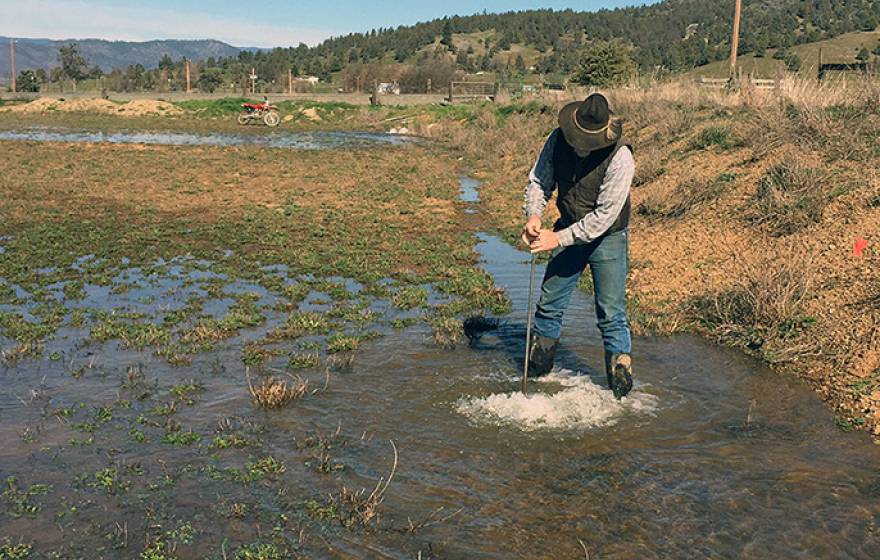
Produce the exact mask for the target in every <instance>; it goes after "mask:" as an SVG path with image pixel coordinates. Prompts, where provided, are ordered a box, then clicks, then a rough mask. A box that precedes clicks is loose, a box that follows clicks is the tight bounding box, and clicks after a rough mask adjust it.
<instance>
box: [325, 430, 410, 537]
mask: <svg viewBox="0 0 880 560" xmlns="http://www.w3.org/2000/svg"><path fill="white" fill-rule="evenodd" d="M391 448H392V449H393V450H394V464H393V465H392V466H391V472H390V474H389V475H388V478H385V477H383V478H380V479H379V481H378V482H377V483H376V487H375V488H374V489H373V491H372V492H370V493H369V494H367V491H366V489H361V490H360V491H357V492H355V491H352V490H349V489H348V488H345V487H343V488H342V490H341V491H340V492H339V494H338V495H336V496H332V497H331V498H332V502H333V503H334V505H335V507H336V509H337V511H338V514H339V519H340V521H341V522H342V524H343V525H345V526H346V527H355V526H361V527H366V526H368V525H370V524H371V523H373V522H376V523H378V522H379V515H380V513H381V506H382V504H383V503H384V501H385V493H386V492H387V491H388V487H389V486H390V485H391V481H392V480H393V479H394V475H395V473H397V465H398V462H399V456H398V453H397V446H396V445H394V442H393V441H392V442H391Z"/></svg>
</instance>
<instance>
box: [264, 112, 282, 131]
mask: <svg viewBox="0 0 880 560" xmlns="http://www.w3.org/2000/svg"><path fill="white" fill-rule="evenodd" d="M263 122H264V123H266V126H271V127H276V126H278V125H279V124H280V123H281V117H279V116H278V113H276V112H275V111H269V112H268V113H266V115H265V116H264V117H263Z"/></svg>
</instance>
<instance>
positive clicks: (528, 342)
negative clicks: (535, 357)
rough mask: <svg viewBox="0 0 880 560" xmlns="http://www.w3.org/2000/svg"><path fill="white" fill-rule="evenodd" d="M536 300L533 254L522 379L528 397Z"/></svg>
mask: <svg viewBox="0 0 880 560" xmlns="http://www.w3.org/2000/svg"><path fill="white" fill-rule="evenodd" d="M534 298H535V253H532V263H531V265H530V266H529V308H528V318H527V319H526V359H525V365H524V366H523V379H522V393H523V395H527V394H528V393H529V358H530V357H531V356H530V354H531V347H530V345H531V342H532V318H533V314H532V306H533V305H534V303H535V302H534Z"/></svg>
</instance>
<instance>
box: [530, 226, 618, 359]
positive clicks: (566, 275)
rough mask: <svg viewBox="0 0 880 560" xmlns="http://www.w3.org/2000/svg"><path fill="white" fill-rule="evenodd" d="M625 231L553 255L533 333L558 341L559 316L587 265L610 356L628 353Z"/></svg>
mask: <svg viewBox="0 0 880 560" xmlns="http://www.w3.org/2000/svg"><path fill="white" fill-rule="evenodd" d="M627 248H628V233H627V231H626V230H624V231H620V232H616V233H611V234H608V235H605V236H603V237H601V238H599V239H597V240H596V241H594V242H592V243H589V244H586V245H572V246H570V247H566V248H565V249H563V250H562V251H560V252H559V253H558V254H555V255H554V256H553V257H552V258H551V259H550V262H549V263H548V264H547V272H546V273H545V274H544V284H543V285H542V286H541V300H540V301H539V302H538V309H537V311H536V312H535V332H536V333H537V334H539V335H541V336H544V337H547V338H552V339H554V340H558V339H559V336H560V332H561V330H562V315H563V314H564V313H565V309H566V308H567V307H568V303H569V301H571V292H572V291H573V290H574V289H575V288H576V287H577V283H578V279H579V278H580V277H581V274H582V273H583V272H584V270H585V269H586V267H587V265H590V272H591V273H592V275H593V286H594V288H595V301H596V318H597V319H598V321H599V322H598V326H599V330H600V331H601V333H602V339H603V341H604V345H605V351H606V352H607V353H610V354H629V353H630V352H631V351H632V335H631V333H630V328H629V321H628V320H627V316H626V277H627V272H628V268H629V263H628V257H627Z"/></svg>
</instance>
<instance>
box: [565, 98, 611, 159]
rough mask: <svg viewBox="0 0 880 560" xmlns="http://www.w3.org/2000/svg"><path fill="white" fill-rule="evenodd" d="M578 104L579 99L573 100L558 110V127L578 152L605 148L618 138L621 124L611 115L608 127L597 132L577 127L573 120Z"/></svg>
mask: <svg viewBox="0 0 880 560" xmlns="http://www.w3.org/2000/svg"><path fill="white" fill-rule="evenodd" d="M580 106H581V102H580V101H574V102H572V103H569V104H568V105H566V106H565V107H563V108H562V110H561V111H559V128H560V129H561V130H562V135H563V136H565V141H566V142H568V144H569V145H570V146H571V147H572V148H574V149H575V150H576V151H578V152H583V153H585V152H592V151H595V150H601V149H602V148H607V147H608V146H611V145H614V144H616V143H617V141H618V140H620V137H621V136H622V134H623V125H622V124H621V123H620V121H619V120H617V119H615V118H614V117H613V116H612V117H611V123H610V124H609V125H608V127H607V128H603V129H602V130H601V131H598V132H589V131H586V130H584V129H583V128H581V127H579V126H578V125H577V122H576V121H575V113H576V112H577V110H578V108H579V107H580Z"/></svg>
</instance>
